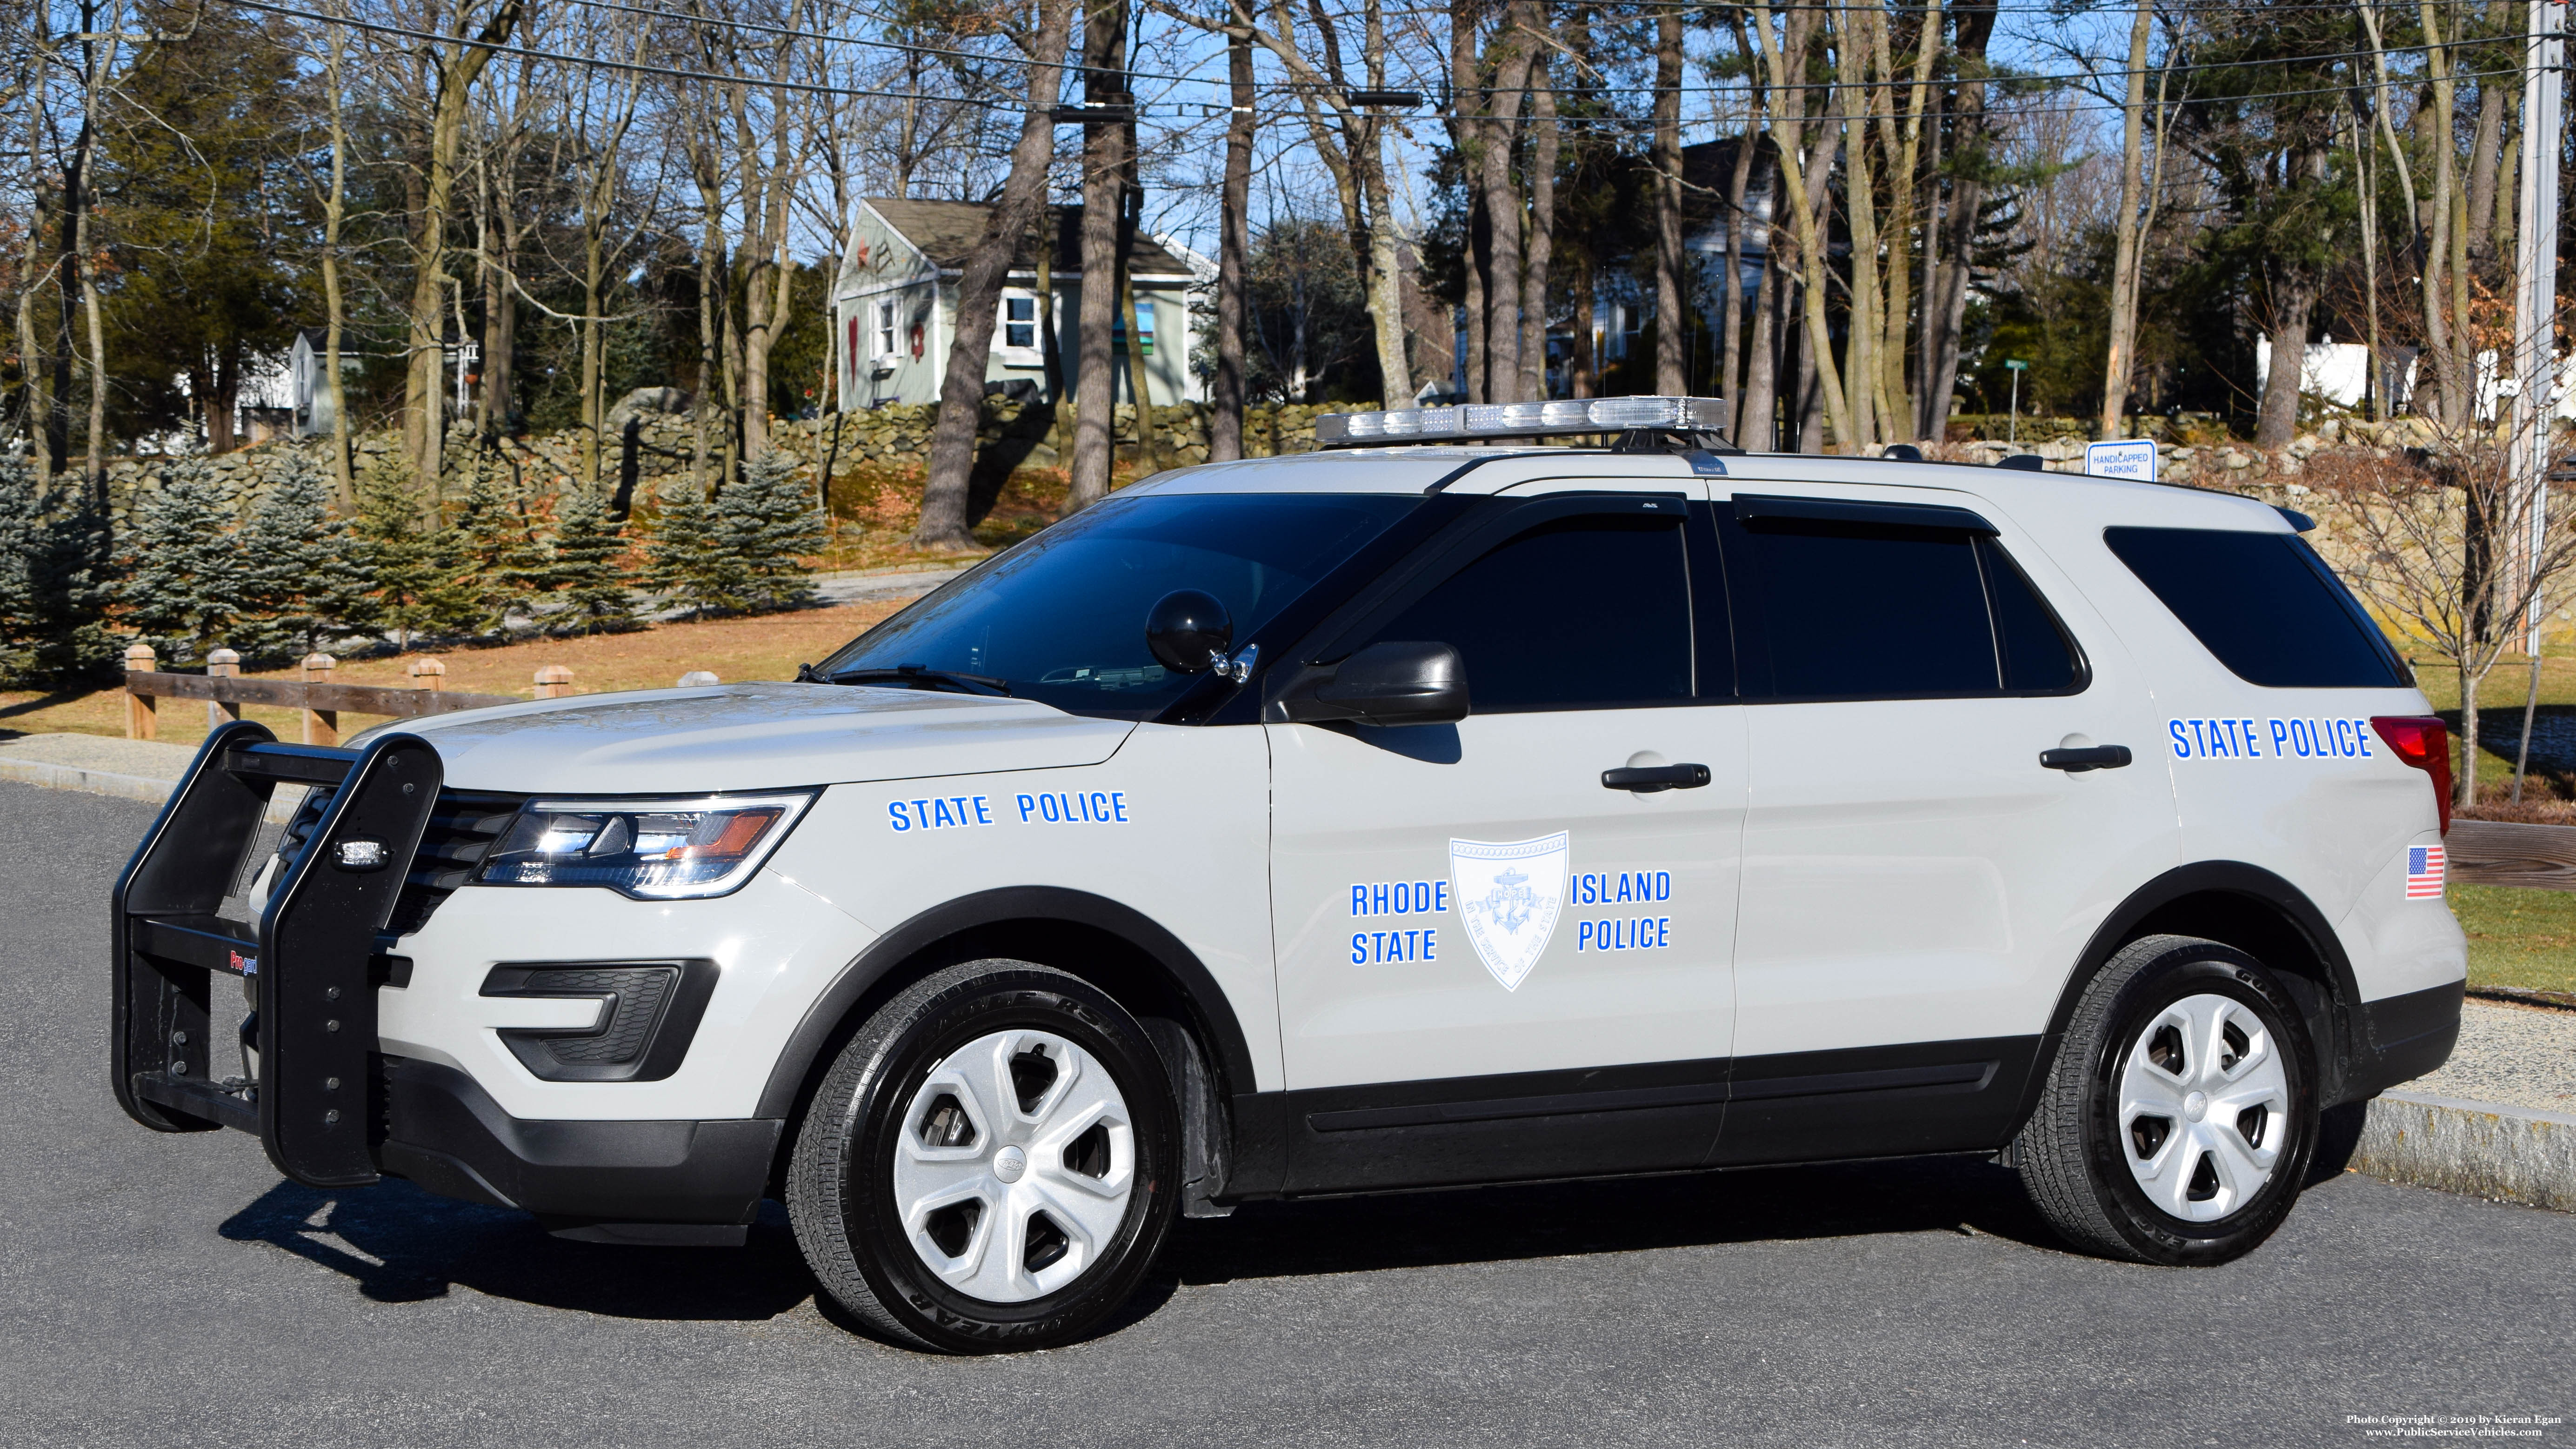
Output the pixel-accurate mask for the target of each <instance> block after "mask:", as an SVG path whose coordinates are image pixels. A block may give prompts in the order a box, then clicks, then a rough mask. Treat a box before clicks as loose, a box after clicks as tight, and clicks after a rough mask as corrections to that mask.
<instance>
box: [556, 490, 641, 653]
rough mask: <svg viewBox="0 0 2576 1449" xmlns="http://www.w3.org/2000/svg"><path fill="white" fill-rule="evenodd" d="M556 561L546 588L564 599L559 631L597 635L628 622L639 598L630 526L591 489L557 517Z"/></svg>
mask: <svg viewBox="0 0 2576 1449" xmlns="http://www.w3.org/2000/svg"><path fill="white" fill-rule="evenodd" d="M554 545H555V546H554V563H553V567H552V568H551V569H550V570H549V572H548V574H547V579H546V582H547V586H548V587H549V588H550V589H552V590H554V591H556V593H557V596H558V597H559V598H561V599H562V601H563V605H564V611H563V614H562V615H561V616H559V617H558V618H557V619H556V620H555V621H554V623H555V628H556V629H557V630H558V631H560V632H577V633H582V634H590V633H595V632H597V631H599V630H602V629H616V628H622V627H625V626H627V625H630V624H632V623H633V622H634V619H635V598H634V595H633V594H632V593H631V592H629V590H628V588H627V582H626V553H627V546H626V525H624V524H622V523H619V522H618V521H617V520H616V519H613V518H611V517H609V516H608V505H607V504H605V503H603V502H602V501H600V499H598V498H597V497H595V496H593V495H591V494H590V493H587V492H583V493H578V494H575V495H573V496H572V501H571V502H569V503H565V504H563V505H562V507H561V509H560V511H559V512H558V513H557V514H556V516H555V541H554Z"/></svg>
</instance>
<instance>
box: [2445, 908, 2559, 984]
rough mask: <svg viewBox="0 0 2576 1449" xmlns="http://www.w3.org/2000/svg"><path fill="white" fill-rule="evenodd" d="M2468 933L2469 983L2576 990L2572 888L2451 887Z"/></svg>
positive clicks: (2456, 910)
mask: <svg viewBox="0 0 2576 1449" xmlns="http://www.w3.org/2000/svg"><path fill="white" fill-rule="evenodd" d="M2451 911H2452V914H2454V915H2456V916H2458V917H2459V918H2460V926H2461V929H2463V930H2465V931H2467V932H2468V933H2469V984H2470V985H2472V986H2520V987H2525V988H2528V989H2532V990H2538V991H2566V992H2576V891H2536V890H2525V889H2521V888H2518V887H2513V886H2475V885H2463V886H2453V887H2451Z"/></svg>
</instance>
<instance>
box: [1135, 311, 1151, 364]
mask: <svg viewBox="0 0 2576 1449" xmlns="http://www.w3.org/2000/svg"><path fill="white" fill-rule="evenodd" d="M1136 342H1137V345H1138V347H1139V348H1140V350H1142V351H1143V352H1144V354H1145V355H1146V356H1147V357H1151V356H1153V355H1154V304H1153V303H1151V302H1148V301H1145V300H1143V299H1142V298H1139V299H1138V300H1137V302H1136Z"/></svg>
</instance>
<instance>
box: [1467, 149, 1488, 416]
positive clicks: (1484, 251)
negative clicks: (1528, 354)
mask: <svg viewBox="0 0 2576 1449" xmlns="http://www.w3.org/2000/svg"><path fill="white" fill-rule="evenodd" d="M1493 252H1494V247H1493V234H1492V230H1491V228H1489V227H1487V226H1486V225H1485V200H1484V197H1483V196H1481V195H1472V194H1471V195H1470V196H1469V198H1468V201H1467V255H1466V256H1465V257H1463V258H1461V260H1462V261H1464V262H1465V264H1466V268H1465V270H1466V273H1467V279H1466V287H1465V291H1464V292H1463V294H1462V299H1461V300H1462V306H1461V308H1460V310H1461V311H1463V312H1464V313H1465V314H1466V315H1465V321H1466V324H1467V375H1466V377H1464V378H1463V379H1461V380H1460V381H1461V382H1462V383H1463V385H1464V390H1465V392H1466V399H1465V400H1466V401H1468V402H1471V403H1481V402H1491V401H1493V395H1492V394H1491V393H1490V392H1488V391H1487V390H1486V388H1485V380H1486V377H1487V375H1488V374H1489V373H1491V372H1492V370H1493V366H1492V364H1493V359H1492V357H1491V355H1490V350H1489V349H1488V348H1487V347H1486V346H1485V272H1486V270H1487V269H1488V268H1489V267H1491V266H1492V265H1493Z"/></svg>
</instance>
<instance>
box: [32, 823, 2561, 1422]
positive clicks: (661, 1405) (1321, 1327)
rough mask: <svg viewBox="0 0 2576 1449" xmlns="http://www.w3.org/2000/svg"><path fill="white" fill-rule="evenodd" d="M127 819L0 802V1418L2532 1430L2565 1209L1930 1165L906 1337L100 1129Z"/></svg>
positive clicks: (787, 1275)
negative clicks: (1089, 1319)
mask: <svg viewBox="0 0 2576 1449" xmlns="http://www.w3.org/2000/svg"><path fill="white" fill-rule="evenodd" d="M150 816H151V811H150V810H149V809H148V808H147V807H145V806H143V805H140V804H135V803H132V802H128V801H122V800H115V799H107V798H102V797H98V796H91V795H82V794H75V793H71V792H67V791H50V790H41V789H34V788H30V787H26V786H21V785H15V784H7V783H0V826H5V829H0V922H5V925H6V930H5V931H0V1081H5V1082H6V1084H7V1086H8V1088H9V1090H10V1091H11V1092H12V1094H13V1096H14V1101H12V1102H11V1103H10V1105H9V1108H8V1109H7V1110H6V1111H5V1112H0V1444H8V1445H19V1444H26V1445H47V1446H52V1445H88V1444H99V1445H118V1446H126V1445H146V1446H154V1449H179V1446H189V1445H199V1444H206V1445H251V1444H293V1445H322V1444H328V1445H343V1444H351V1445H354V1444H399V1445H447V1444H511V1445H532V1444H534V1445H572V1444H591V1443H598V1444H617V1445H661V1444H679V1445H688V1446H691V1449H706V1446H713V1445H730V1444H749V1443H757V1444H797V1445H801V1444H818V1445H819V1444H831V1445H842V1446H855V1445H868V1446H876V1445H966V1444H972V1445H978V1446H993V1445H1045V1446H1050V1449H1052V1446H1071V1445H1119V1446H1125V1445H1153V1444H1187V1445H1226V1444H1264V1445H1273V1444H1276V1445H1304V1444H1369V1445H1378V1444H1385V1445H1450V1444H1474V1443H1490V1444H1509V1445H1524V1444H1540V1445H1555V1444H1618V1445H1632V1444H1654V1445H1662V1444H1686V1445H1701V1444H1795V1445H1818V1444H1827V1445H1831V1444H1855V1445H1859V1444H1867V1445H1878V1444H1891V1443H1893V1444H1964V1445H1989V1444H2018V1443H2031V1444H2109V1443H2116V1444H2122V1445H2133V1444H2138V1445H2148V1444H2216V1445H2226V1446H2231V1449H2233V1446H2242V1445H2272V1444H2284V1445H2286V1444H2320V1443H2321V1444H2343V1443H2359V1442H2363V1441H2364V1440H2365V1437H2366V1434H2365V1431H2366V1430H2367V1429H2369V1428H2371V1427H2373V1426H2372V1425H2369V1424H2364V1423H2359V1422H2355V1420H2356V1419H2371V1418H2380V1419H2384V1418H2386V1417H2387V1416H2429V1417H2430V1418H2431V1420H2432V1421H2433V1422H2432V1425H2431V1427H2434V1428H2444V1429H2457V1428H2461V1427H2470V1426H2463V1425H2458V1424H2452V1423H2449V1422H2447V1421H2448V1420H2450V1419H2451V1418H2452V1417H2453V1416H2467V1417H2469V1418H2470V1419H2472V1420H2474V1417H2475V1416H2477V1415H2481V1414H2484V1415H2490V1416H2518V1415H2539V1416H2543V1417H2544V1418H2555V1417H2557V1416H2565V1415H2569V1414H2571V1413H2576V1372H2571V1369H2570V1362H2571V1360H2570V1359H2569V1357H2568V1345H2569V1344H2570V1343H2571V1342H2576V1216H2568V1215H2565V1214H2559V1213H2551V1212H2545V1211H2539V1210H2535V1209H2529V1208H2517V1207H2505V1206H2498V1205H2495V1204H2491V1203H2485V1202H2479V1201H2476V1200H2473V1199H2469V1198H2462V1197H2453V1196H2448V1195H2445V1194H2442V1193H2437V1192H2432V1191H2429V1190H2425V1189H2419V1188H2406V1187H2395V1186H2391V1185H2388V1184H2386V1183H2382V1182H2379V1181H2376V1180H2374V1179H2370V1178H2366V1177H2360V1176H2357V1175H2351V1174H2347V1175H2344V1176H2341V1177H2339V1178H2335V1179H2333V1180H2331V1181H2329V1182H2327V1183H2325V1184H2323V1185H2321V1186H2319V1187H2317V1188H2316V1189H2314V1190H2312V1191H2311V1192H2310V1193H2309V1195H2308V1196H2307V1197H2306V1199H2305V1200H2303V1201H2302V1202H2301V1204H2300V1205H2299V1207H2298V1210H2297V1211H2296V1212H2295V1213H2293V1214H2292V1215H2291V1217H2290V1220H2289V1222H2288V1224H2287V1225H2286V1226H2285V1227H2284V1228H2283V1229H2282V1231H2281V1232H2280V1234H2279V1235H2278V1236H2276V1237H2275V1238H2274V1239H2273V1240H2272V1242H2270V1243H2269V1244H2267V1245H2266V1246H2265V1247H2263V1248H2262V1249H2261V1250H2260V1251H2258V1252H2256V1253H2255V1254H2254V1255H2253V1256H2251V1257H2250V1258H2248V1259H2246V1260H2244V1261H2242V1262H2239V1263H2236V1264H2233V1265H2230V1266H2228V1267H2224V1268H2216V1269H2203V1270H2166V1269H2150V1268H2139V1267H2132V1266H2124V1265H2118V1264H2111V1263H2104V1262H2099V1261H2095V1260H2092V1259H2089V1258H2083V1257H2077V1256H2074V1255H2072V1254H2070V1253H2067V1252H2065V1251H2063V1250H2061V1249H2059V1248H2057V1247H2055V1246H2054V1245H2053V1244H2052V1243H2051V1242H2050V1240H2049V1238H2048V1236H2047V1233H2046V1231H2045V1229H2044V1228H2042V1227H2041V1226H2040V1225H2039V1223H2038V1222H2037V1221H2036V1220H2035V1219H2034V1217H2033V1216H2032V1214H2031V1213H2030V1211H2029V1210H2028V1209H2027V1208H2026V1207H2025V1206H2024V1205H2023V1202H2022V1199H2021V1196H2020V1192H2019V1189H2018V1187H2017V1186H2016V1185H2015V1183H2014V1181H2013V1179H2012V1178H2011V1176H2010V1175H2009V1174H2007V1173H2005V1172H2003V1171H2002V1170H2000V1169H1997V1168H1994V1167H1992V1166H1989V1165H1987V1164H1985V1163H1982V1162H1975V1161H1963V1160H1956V1159H1941V1160H1932V1161H1918V1162H1907V1163H1883V1164H1868V1165H1856V1166H1836V1167H1817V1168H1799V1169H1776V1170H1766V1171H1755V1172H1738V1173H1730V1174H1724V1175H1709V1176H1695V1177H1681V1178H1665V1179H1654V1180H1645V1181H1629V1182H1619V1183H1596V1184H1578V1185H1569V1186H1554V1187H1539V1188H1519V1189H1506V1190H1486V1191H1477V1192H1457V1193H1438V1194H1423V1195H1416V1196H1409V1197H1397V1198H1380V1199H1353V1200H1344V1201H1337V1202H1316V1203H1304V1204H1285V1205H1281V1204H1272V1205H1261V1206H1254V1207H1248V1208H1246V1209H1244V1210H1242V1211H1241V1212H1238V1213H1237V1214H1236V1215H1235V1216H1233V1217H1232V1218H1229V1219H1223V1220H1217V1221H1209V1222H1195V1223H1185V1224H1183V1225H1182V1227H1181V1231H1180V1232H1179V1235H1178V1238H1177V1240H1176V1242H1175V1244H1174V1246H1173V1248H1172V1250H1171V1251H1170V1253H1169V1254H1168V1256H1167V1258H1166V1259H1165V1262H1164V1264H1163V1266H1162V1269H1161V1271H1160V1273H1159V1274H1158V1276H1157V1278H1156V1279H1155V1281H1154V1283H1153V1285H1152V1287H1151V1289H1150V1290H1149V1291H1148V1292H1147V1293H1146V1294H1144V1295H1143V1297H1142V1299H1141V1300H1140V1301H1139V1302H1138V1303H1137V1304H1136V1305H1135V1306H1134V1308H1133V1309H1132V1310H1131V1311H1130V1312H1129V1313H1127V1314H1126V1315H1124V1316H1123V1317H1122V1318H1121V1320H1120V1321H1118V1322H1117V1323H1116V1324H1114V1325H1112V1327H1111V1328H1110V1329H1109V1330H1108V1331H1107V1332H1105V1333H1103V1334H1101V1335H1100V1336H1099V1337H1097V1338H1095V1339H1093V1340H1091V1341H1089V1342H1086V1343H1082V1344H1079V1345H1076V1346H1074V1347H1071V1348H1065V1349H1058V1350H1055V1351H1053V1352H1048V1353H1034V1354H1026V1355H1020V1356H1016V1357H1009V1358H994V1359H942V1358H934V1357H928V1356H923V1355H918V1354H913V1353H908V1352H905V1351H902V1350H899V1349H895V1348H890V1347H887V1346H885V1345H883V1344H880V1343H877V1342H874V1341H871V1340H869V1339H867V1338H864V1337H861V1336H859V1335H857V1334H856V1333H854V1332H852V1331H850V1330H849V1329H848V1328H847V1327H846V1326H844V1324H843V1323H841V1322H840V1321H837V1319H836V1318H835V1317H834V1316H832V1315H830V1314H827V1313H826V1312H824V1311H822V1310H821V1309H819V1308H818V1307H817V1305H816V1303H815V1300H814V1293H813V1287H812V1284H811V1281H810V1280H809V1279H808V1278H807V1276H806V1274H805V1272H804V1270H803V1269H802V1267H801V1266H800V1265H799V1263H798V1261H797V1258H796V1254H795V1249H794V1245H793V1243H792V1241H791V1240H790V1238H789V1236H788V1233H787V1229H786V1225H785V1221H784V1219H783V1217H782V1216H780V1215H779V1214H778V1213H777V1211H776V1210H775V1209H774V1208H772V1209H771V1210H770V1212H769V1214H768V1216H767V1217H766V1218H765V1219H764V1220H763V1222H762V1224H761V1225H760V1226H759V1227H758V1228H756V1229H754V1231H753V1234H752V1240H751V1244H750V1246H749V1247H747V1248H744V1249H740V1250H708V1249H697V1250H661V1249H643V1248H619V1247H606V1246H595V1245H589V1244H580V1243H568V1242H562V1241H558V1240H556V1239H553V1238H550V1237H548V1236H546V1235H545V1234H544V1233H543V1232H541V1231H539V1230H538V1229H537V1228H536V1226H535V1225H534V1224H533V1223H532V1222H531V1221H529V1220H528V1219H527V1218H525V1217H524V1216H522V1215H520V1214H516V1213H510V1212H502V1211H499V1210H495V1209H489V1208H482V1207H476V1206H472V1205H468V1204H463V1203H457V1202H451V1201H447V1200H443V1199H439V1198H434V1197H430V1196H428V1195H427V1194H424V1193H422V1192H420V1191H418V1190H416V1189H414V1188H412V1187H411V1186H410V1185H408V1184H406V1183H402V1182H398V1181H389V1182H387V1183H385V1184H383V1185H381V1186H378V1187H374V1188H368V1189H365V1190H362V1191H356V1192H345V1193H324V1192H316V1191H314V1190H312V1189H309V1188H304V1187H300V1186H297V1185H294V1184H292V1183H288V1182H285V1181H283V1180H281V1179H280V1178H279V1177H278V1175H277V1174H276V1173H275V1172H274V1171H273V1170H272V1169H271V1168H270V1167H269V1166H268V1164H267V1162H266V1160H265V1159H264V1158H263V1157H262V1156H261V1155H260V1151H259V1146H258V1144H257V1143H256V1142H254V1141H252V1140H251V1139H250V1138H249V1137H247V1136H244V1135H242V1134H239V1133H231V1132H223V1133H202V1134H194V1135H184V1136H164V1135H159V1134H155V1133H152V1132H148V1131H146V1130H144V1129H143V1128H141V1127H138V1126H136V1125H134V1124H132V1123H130V1122H128V1121H127V1120H126V1119H125V1118H124V1116H123V1115H122V1114H121V1113H119V1112H118V1110H117V1108H116V1105H115V1103H114V1102H113V1101H112V1100H111V1098H110V1097H109V1094H108V1087H107V1071H106V1063H107V1019H108V1003H107V960H106V939H107V893H108V887H109V884H110V882H111V881H112V879H113V877H114V875H115V872H116V870H117V868H118V867H119V865H120V864H121V863H122V862H123V860H124V857H125V855H126V853H127V851H128V850H129V849H130V848H131V846H132V843H133V841H134V840H135V839H136V837H137V836H138V835H139V834H140V832H141V831H142V829H143V827H144V825H145V824H146V823H147V822H148V821H149V819H150ZM2490 1427H2493V1426H2490ZM2513 1427H2516V1428H2520V1427H2523V1426H2520V1425H2516V1426H2513ZM2536 1435H2537V1439H2536V1442H2541V1443H2556V1444H2567V1445H2576V1425H2571V1424H2569V1423H2567V1422H2564V1421H2561V1422H2556V1423H2545V1424H2542V1425H2540V1426H2537V1427H2536ZM2522 1442H2534V1440H2533V1439H2531V1438H2525V1439H2523V1440H2522Z"/></svg>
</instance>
